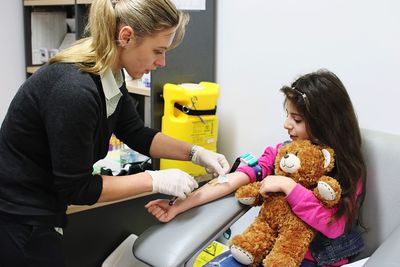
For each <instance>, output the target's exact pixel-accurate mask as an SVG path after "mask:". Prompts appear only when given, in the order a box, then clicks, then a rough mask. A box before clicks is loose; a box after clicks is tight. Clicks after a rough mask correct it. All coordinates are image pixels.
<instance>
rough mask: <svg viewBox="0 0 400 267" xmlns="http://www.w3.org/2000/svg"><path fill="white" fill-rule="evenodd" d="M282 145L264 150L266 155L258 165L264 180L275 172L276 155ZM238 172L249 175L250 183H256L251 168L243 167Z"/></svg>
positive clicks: (260, 159)
mask: <svg viewBox="0 0 400 267" xmlns="http://www.w3.org/2000/svg"><path fill="white" fill-rule="evenodd" d="M281 146H282V144H278V145H276V147H271V146H269V147H267V148H266V149H265V150H264V153H263V154H262V156H261V157H260V158H258V165H260V167H261V169H262V178H263V179H264V178H265V177H266V176H268V175H270V174H272V173H273V172H274V164H275V158H276V155H277V154H278V150H279V149H280V147H281ZM237 171H238V172H243V173H245V174H247V176H249V177H250V183H253V182H255V181H256V174H255V172H254V170H253V168H252V167H250V166H242V167H240V168H238V169H237Z"/></svg>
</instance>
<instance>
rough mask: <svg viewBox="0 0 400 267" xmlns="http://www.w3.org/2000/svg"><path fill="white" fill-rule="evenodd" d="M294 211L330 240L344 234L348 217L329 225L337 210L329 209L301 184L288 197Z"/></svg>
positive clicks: (334, 208)
mask: <svg viewBox="0 0 400 267" xmlns="http://www.w3.org/2000/svg"><path fill="white" fill-rule="evenodd" d="M286 200H287V201H288V203H289V205H290V206H291V208H292V211H293V212H294V213H295V214H296V215H297V216H298V217H299V218H300V219H301V220H303V221H304V222H305V223H307V224H308V225H310V226H311V227H312V228H314V229H315V230H317V231H318V232H321V233H322V234H323V235H325V236H326V237H329V238H336V237H339V236H340V235H342V234H343V233H344V228H345V226H346V216H342V217H340V218H338V219H337V220H336V221H335V222H334V223H332V224H329V221H330V219H331V218H332V217H333V216H334V215H335V213H336V211H337V208H336V207H332V208H327V207H325V206H324V205H322V204H321V202H320V201H319V200H318V199H317V198H316V197H315V195H314V194H313V192H312V191H311V190H309V189H307V188H305V187H303V186H302V185H300V184H297V185H296V186H295V187H294V189H293V190H292V191H291V192H290V193H289V194H288V195H287V196H286Z"/></svg>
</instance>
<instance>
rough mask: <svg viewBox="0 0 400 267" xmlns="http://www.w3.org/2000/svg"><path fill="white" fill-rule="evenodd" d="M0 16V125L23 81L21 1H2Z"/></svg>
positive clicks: (23, 57)
mask: <svg viewBox="0 0 400 267" xmlns="http://www.w3.org/2000/svg"><path fill="white" fill-rule="evenodd" d="M2 7H3V8H2V12H1V13H2V14H1V15H0V34H1V41H0V51H1V60H0V75H1V76H0V77H1V85H0V123H1V122H2V121H3V119H4V116H5V115H6V113H7V109H8V106H9V104H10V102H11V99H12V98H13V96H14V95H15V93H16V92H17V90H18V88H19V86H20V85H21V84H22V82H23V81H24V80H25V70H24V68H25V54H24V53H25V52H24V51H25V50H24V28H23V10H22V1H21V0H18V1H16V0H3V1H2Z"/></svg>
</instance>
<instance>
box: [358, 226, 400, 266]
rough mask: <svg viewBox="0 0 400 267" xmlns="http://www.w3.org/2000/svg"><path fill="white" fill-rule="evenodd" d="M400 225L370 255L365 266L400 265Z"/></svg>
mask: <svg viewBox="0 0 400 267" xmlns="http://www.w3.org/2000/svg"><path fill="white" fill-rule="evenodd" d="M399 252H400V225H399V226H397V228H396V229H395V230H394V231H393V232H392V233H390V235H389V236H388V237H387V238H386V239H385V241H384V242H383V243H382V244H381V245H380V246H379V247H378V248H377V249H376V250H375V252H374V253H372V255H371V256H370V257H369V259H368V261H367V262H366V264H365V265H364V267H374V266H400V253H399Z"/></svg>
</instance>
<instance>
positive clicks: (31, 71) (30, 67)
mask: <svg viewBox="0 0 400 267" xmlns="http://www.w3.org/2000/svg"><path fill="white" fill-rule="evenodd" d="M40 67H41V66H29V67H27V68H26V72H27V73H29V74H34V73H35V72H36V71H37V70H38V69H39V68H40Z"/></svg>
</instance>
